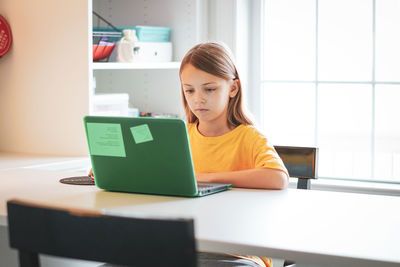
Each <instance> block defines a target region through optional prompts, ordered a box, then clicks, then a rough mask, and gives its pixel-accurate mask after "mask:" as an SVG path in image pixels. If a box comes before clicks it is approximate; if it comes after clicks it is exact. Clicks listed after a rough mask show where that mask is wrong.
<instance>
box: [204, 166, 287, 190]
mask: <svg viewBox="0 0 400 267" xmlns="http://www.w3.org/2000/svg"><path fill="white" fill-rule="evenodd" d="M196 179H197V181H199V182H214V183H227V184H233V186H234V187H246V188H260V189H285V188H287V186H288V183H289V178H288V176H287V175H286V173H285V172H283V171H281V170H276V169H269V168H259V169H251V170H243V171H233V172H216V173H197V174H196Z"/></svg>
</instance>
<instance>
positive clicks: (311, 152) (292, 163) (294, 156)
mask: <svg viewBox="0 0 400 267" xmlns="http://www.w3.org/2000/svg"><path fill="white" fill-rule="evenodd" d="M275 150H276V152H278V154H279V156H280V157H281V159H282V161H283V163H284V164H285V166H286V168H287V170H288V172H289V175H290V177H297V178H299V179H298V182H297V188H299V189H310V181H311V180H310V179H316V178H317V160H318V148H316V147H297V146H275Z"/></svg>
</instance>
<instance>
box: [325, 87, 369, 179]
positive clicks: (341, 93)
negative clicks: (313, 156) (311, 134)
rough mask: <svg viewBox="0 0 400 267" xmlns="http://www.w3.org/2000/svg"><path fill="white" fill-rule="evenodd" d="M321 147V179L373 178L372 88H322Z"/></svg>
mask: <svg viewBox="0 0 400 267" xmlns="http://www.w3.org/2000/svg"><path fill="white" fill-rule="evenodd" d="M318 101H319V105H318V146H319V152H320V153H319V166H318V167H319V169H318V174H319V176H321V177H344V178H370V177H371V138H372V137H371V123H372V119H371V118H372V116H371V114H372V87H371V86H370V85H359V84H357V85H354V84H320V85H319V87H318Z"/></svg>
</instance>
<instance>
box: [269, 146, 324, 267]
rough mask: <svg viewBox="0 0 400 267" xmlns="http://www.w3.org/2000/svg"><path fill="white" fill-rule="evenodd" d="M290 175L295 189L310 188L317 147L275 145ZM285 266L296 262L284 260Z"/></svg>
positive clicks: (293, 266) (315, 177) (315, 167)
mask: <svg viewBox="0 0 400 267" xmlns="http://www.w3.org/2000/svg"><path fill="white" fill-rule="evenodd" d="M275 150H276V152H278V154H279V156H280V157H281V159H282V161H283V163H284V164H285V166H286V168H287V170H288V172H289V176H290V177H297V178H298V180H297V189H311V179H317V160H318V148H316V147H294V146H275ZM283 266H285V267H295V266H296V263H295V262H293V261H289V260H285V261H284V263H283Z"/></svg>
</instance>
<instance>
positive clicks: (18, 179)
mask: <svg viewBox="0 0 400 267" xmlns="http://www.w3.org/2000/svg"><path fill="white" fill-rule="evenodd" d="M82 174H83V173H81V172H77V173H72V172H65V171H54V170H53V171H50V170H41V169H40V168H13V169H7V168H5V169H3V170H0V225H6V218H7V213H6V201H7V200H8V199H11V198H20V199H25V200H31V201H35V202H38V203H44V204H47V205H54V206H57V207H65V208H82V209H89V210H97V211H103V212H104V213H108V214H118V215H123V216H146V217H185V218H186V217H192V218H194V219H195V229H196V240H197V243H198V248H199V249H200V250H210V251H216V252H230V253H242V254H253V255H260V256H267V255H268V256H270V257H274V258H285V259H291V260H295V261H296V262H301V263H307V264H322V265H329V266H399V265H400V214H399V212H398V210H399V207H400V198H399V197H393V196H377V195H364V194H352V193H337V192H325V191H313V190H296V189H288V190H283V191H269V190H249V189H232V190H229V191H227V192H223V193H218V194H214V195H211V196H206V197H202V198H180V197H168V196H153V195H141V194H127V193H115V192H105V191H102V190H99V189H97V188H96V187H94V186H73V185H65V184H61V183H59V182H58V180H59V179H60V178H62V177H66V176H73V175H82Z"/></svg>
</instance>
